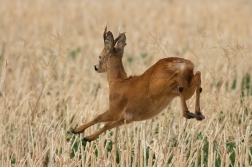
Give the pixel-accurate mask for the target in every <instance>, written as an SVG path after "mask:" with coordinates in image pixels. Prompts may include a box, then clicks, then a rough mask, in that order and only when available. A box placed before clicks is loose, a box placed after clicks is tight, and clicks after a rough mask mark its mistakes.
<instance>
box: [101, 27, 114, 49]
mask: <svg viewBox="0 0 252 167" xmlns="http://www.w3.org/2000/svg"><path fill="white" fill-rule="evenodd" d="M103 37H104V46H105V49H106V50H109V51H111V50H113V49H114V37H113V34H112V32H110V31H109V32H107V33H105V34H104V35H103Z"/></svg>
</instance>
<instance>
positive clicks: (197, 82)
mask: <svg viewBox="0 0 252 167" xmlns="http://www.w3.org/2000/svg"><path fill="white" fill-rule="evenodd" d="M192 82H193V85H194V86H195V89H196V104H195V118H196V119H197V120H199V121H201V120H203V119H205V116H204V115H202V113H201V111H200V93H201V92H202V88H201V78H200V72H199V71H198V72H196V74H195V75H194V77H193V79H192Z"/></svg>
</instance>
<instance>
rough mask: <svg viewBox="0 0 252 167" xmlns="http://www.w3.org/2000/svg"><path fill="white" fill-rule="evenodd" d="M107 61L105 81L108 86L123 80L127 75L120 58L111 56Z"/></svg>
mask: <svg viewBox="0 0 252 167" xmlns="http://www.w3.org/2000/svg"><path fill="white" fill-rule="evenodd" d="M108 61H109V62H108V63H109V64H108V69H107V80H108V82H109V85H111V84H114V83H116V82H120V81H122V80H125V79H126V78H127V74H126V72H125V70H124V67H123V64H122V58H121V57H115V56H113V57H111V58H110V59H109V60H108Z"/></svg>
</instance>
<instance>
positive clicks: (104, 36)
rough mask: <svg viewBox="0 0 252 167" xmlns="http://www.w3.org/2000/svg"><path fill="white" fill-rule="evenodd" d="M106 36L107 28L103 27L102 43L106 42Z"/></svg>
mask: <svg viewBox="0 0 252 167" xmlns="http://www.w3.org/2000/svg"><path fill="white" fill-rule="evenodd" d="M106 35H107V26H106V27H105V30H104V32H103V39H104V42H105V40H106Z"/></svg>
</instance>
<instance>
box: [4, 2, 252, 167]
mask: <svg viewBox="0 0 252 167" xmlns="http://www.w3.org/2000/svg"><path fill="white" fill-rule="evenodd" d="M251 11H252V2H251V1H249V0H230V1H227V0H222V1H218V0H202V1H200V0H188V1H187V0H177V1H175V0H156V1H154V0H153V1H152V0H135V1H134V0H129V1H123V0H117V1H116V0H108V1H102V0H94V1H88V0H83V1H81V0H72V1H67V0H24V1H21V0H12V1H10V0H1V1H0V65H1V68H0V69H1V71H0V72H1V75H0V112H1V114H0V127H1V128H0V135H1V136H0V166H1V167H11V166H18V167H35V166H36V167H40V166H50V167H54V166H57V167H61V166H67V167H75V166H82V167H87V166H91V167H93V166H98V167H107V166H113V167H114V166H119V167H129V166H133V167H135V166H138V167H145V166H156V167H164V166H171V167H189V166H192V167H203V166H208V167H214V166H216V167H217V166H221V167H224V166H225V167H232V166H234V167H239V166H240V167H248V166H252V78H251V77H252V61H251V59H252V19H251ZM105 25H107V26H108V29H109V30H111V31H112V32H113V33H114V34H118V33H119V32H123V31H126V32H127V33H126V36H127V46H126V47H125V53H124V57H123V63H124V65H125V69H126V72H127V74H128V75H132V74H134V75H139V74H141V73H143V72H144V71H145V70H146V69H147V68H149V67H150V66H151V65H153V64H154V63H155V62H156V61H157V60H158V59H161V58H164V57H170V56H178V57H183V58H186V59H190V60H191V61H192V62H194V64H195V71H197V70H198V71H201V77H202V88H203V92H202V94H201V108H202V112H203V114H204V115H205V116H206V119H205V120H203V121H197V120H186V119H185V118H183V116H182V110H181V105H180V100H179V99H178V98H176V99H174V100H173V101H172V103H171V104H169V105H168V106H167V107H166V109H165V110H164V111H163V112H162V113H161V114H159V115H158V116H156V117H154V118H153V119H150V120H146V121H142V122H134V123H132V124H129V125H124V126H121V127H119V128H115V129H112V130H111V131H107V132H106V133H103V134H101V135H100V136H99V138H98V139H97V140H95V141H93V142H91V143H86V142H84V141H82V138H83V137H84V136H85V135H89V134H91V133H93V132H94V131H95V130H97V129H98V128H100V127H101V126H103V124H98V125H94V126H92V127H90V128H88V129H87V130H86V131H85V132H84V134H81V135H73V134H71V132H70V129H71V128H75V127H76V126H78V125H81V124H83V123H85V122H87V121H89V120H91V119H92V118H93V117H94V116H96V115H98V114H100V113H102V112H104V111H105V110H106V109H107V108H108V83H107V80H106V75H105V74H97V73H96V72H95V70H94V68H93V65H94V64H96V63H98V56H99V54H100V53H101V51H102V49H103V39H102V33H103V30H104V27H105ZM187 104H188V107H189V109H190V110H191V111H194V106H195V96H193V97H192V98H191V99H190V100H188V101H187Z"/></svg>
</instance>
